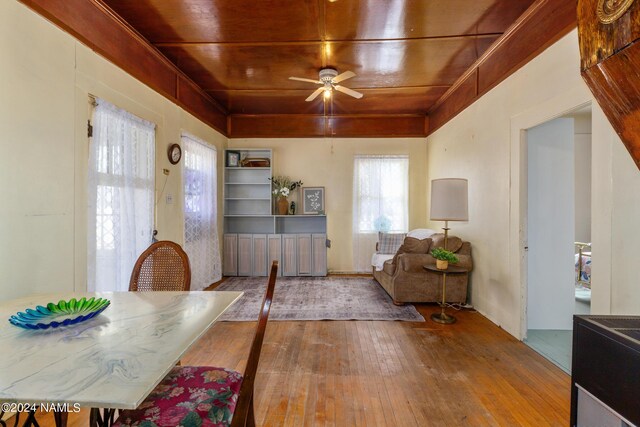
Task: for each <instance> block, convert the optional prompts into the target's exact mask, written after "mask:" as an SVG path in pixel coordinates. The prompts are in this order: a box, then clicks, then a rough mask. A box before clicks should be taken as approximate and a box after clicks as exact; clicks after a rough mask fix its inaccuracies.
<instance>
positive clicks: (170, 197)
mask: <svg viewBox="0 0 640 427" xmlns="http://www.w3.org/2000/svg"><path fill="white" fill-rule="evenodd" d="M167 204H168V205H172V204H173V194H171V193H167Z"/></svg>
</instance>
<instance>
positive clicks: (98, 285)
mask: <svg viewBox="0 0 640 427" xmlns="http://www.w3.org/2000/svg"><path fill="white" fill-rule="evenodd" d="M154 150H155V125H154V124H153V123H150V122H148V121H146V120H143V119H140V118H138V117H136V116H134V115H133V114H130V113H128V112H126V111H124V110H121V109H119V108H117V107H115V106H114V105H111V104H109V103H108V102H106V101H104V100H101V99H99V100H97V105H96V107H95V110H94V112H93V138H92V141H91V145H90V152H89V186H88V188H89V215H88V221H89V224H88V257H87V263H88V274H87V280H88V283H87V287H88V289H89V291H127V290H128V289H129V279H130V277H131V270H132V269H133V265H134V264H135V261H136V259H137V258H138V256H139V255H140V254H141V253H142V252H143V251H144V250H145V249H146V248H147V247H148V246H149V245H150V244H151V239H152V233H153V208H154V176H155V173H154V164H155V154H154V153H155V151H154Z"/></svg>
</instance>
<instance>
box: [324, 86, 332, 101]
mask: <svg viewBox="0 0 640 427" xmlns="http://www.w3.org/2000/svg"><path fill="white" fill-rule="evenodd" d="M329 98H331V88H330V87H326V88H324V99H329Z"/></svg>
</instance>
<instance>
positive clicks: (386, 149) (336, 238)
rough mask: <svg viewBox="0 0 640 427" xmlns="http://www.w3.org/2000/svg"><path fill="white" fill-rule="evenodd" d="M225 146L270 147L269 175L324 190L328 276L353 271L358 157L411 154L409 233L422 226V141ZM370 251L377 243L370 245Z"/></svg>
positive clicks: (272, 141)
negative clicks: (271, 159) (271, 172)
mask: <svg viewBox="0 0 640 427" xmlns="http://www.w3.org/2000/svg"><path fill="white" fill-rule="evenodd" d="M229 148H271V149H273V158H274V160H273V173H274V174H275V175H288V176H289V177H291V178H292V179H294V180H302V181H303V182H304V185H305V186H309V187H325V211H326V214H327V236H328V238H329V239H331V242H332V244H331V248H330V249H329V250H328V252H327V256H328V260H327V264H328V268H329V271H330V272H340V273H345V272H353V271H354V264H353V250H352V218H353V216H352V211H353V164H354V156H355V155H356V154H406V155H408V156H409V229H413V228H424V226H425V224H426V220H427V216H426V209H427V202H426V192H427V180H426V176H425V175H426V174H425V170H426V156H425V154H426V143H425V140H424V138H287V139H285V138H255V139H230V140H229ZM371 250H372V253H373V251H375V244H373V245H372V248H371Z"/></svg>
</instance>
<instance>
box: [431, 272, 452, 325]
mask: <svg viewBox="0 0 640 427" xmlns="http://www.w3.org/2000/svg"><path fill="white" fill-rule="evenodd" d="M446 294H447V273H442V305H441V306H440V307H441V309H440V313H433V314H432V315H431V320H433V321H434V322H437V323H445V324H450V323H454V322H455V321H456V318H455V317H453V316H449V315H448V314H447V313H445V312H444V309H445V307H446V306H447V297H446Z"/></svg>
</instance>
